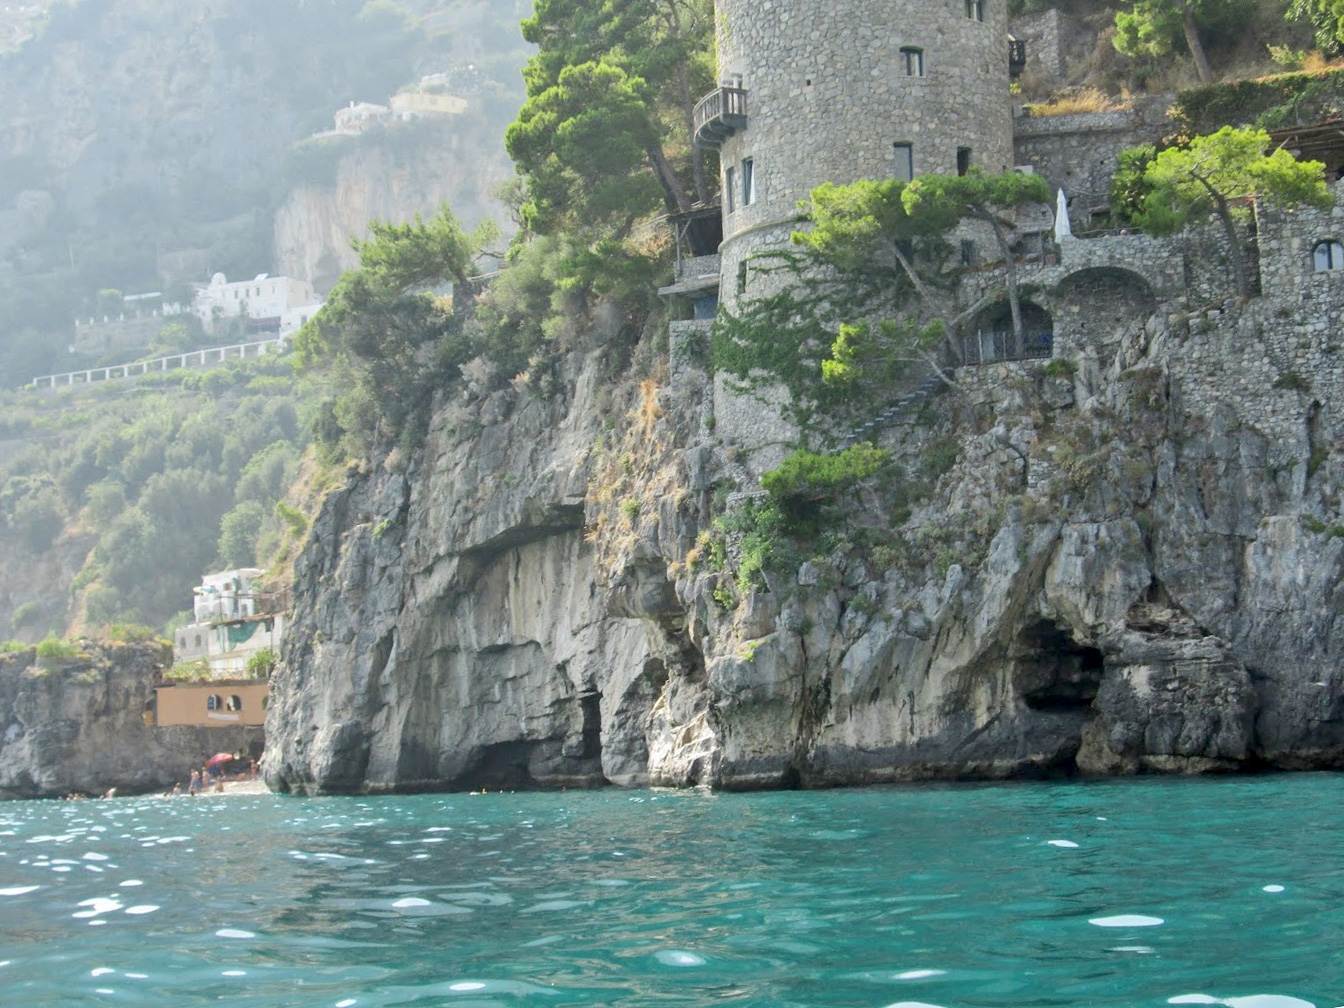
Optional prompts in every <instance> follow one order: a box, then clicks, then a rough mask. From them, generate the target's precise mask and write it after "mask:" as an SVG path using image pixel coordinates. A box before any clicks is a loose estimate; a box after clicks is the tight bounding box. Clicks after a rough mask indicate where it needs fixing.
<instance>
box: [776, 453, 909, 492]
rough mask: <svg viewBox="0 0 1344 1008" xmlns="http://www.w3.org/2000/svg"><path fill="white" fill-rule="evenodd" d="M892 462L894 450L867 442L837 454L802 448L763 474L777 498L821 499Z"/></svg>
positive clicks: (865, 477)
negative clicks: (877, 446)
mask: <svg viewBox="0 0 1344 1008" xmlns="http://www.w3.org/2000/svg"><path fill="white" fill-rule="evenodd" d="M890 461H891V452H889V451H887V450H886V449H885V448H876V447H874V446H873V445H872V444H870V443H868V442H866V441H865V442H863V443H862V444H856V445H853V446H851V447H849V448H846V449H845V450H844V451H840V452H836V453H834V454H825V453H821V452H812V451H807V450H806V449H800V450H798V451H796V452H794V453H793V454H792V455H790V456H789V457H788V458H786V459H785V460H784V461H783V462H781V463H780V464H779V468H777V469H771V470H770V471H769V472H767V473H765V474H764V475H762V476H761V486H763V487H764V488H765V489H766V490H767V491H768V492H769V494H770V496H771V497H774V498H776V499H777V500H791V501H808V502H819V501H823V500H827V499H830V498H831V497H834V496H835V495H836V494H837V493H839V492H840V491H842V490H845V489H847V488H849V487H851V486H853V485H854V484H856V483H858V482H860V481H861V480H865V479H867V478H868V477H870V476H872V475H873V474H875V473H876V472H878V470H880V469H881V468H882V467H883V466H885V465H886V464H887V463H889V462H890Z"/></svg>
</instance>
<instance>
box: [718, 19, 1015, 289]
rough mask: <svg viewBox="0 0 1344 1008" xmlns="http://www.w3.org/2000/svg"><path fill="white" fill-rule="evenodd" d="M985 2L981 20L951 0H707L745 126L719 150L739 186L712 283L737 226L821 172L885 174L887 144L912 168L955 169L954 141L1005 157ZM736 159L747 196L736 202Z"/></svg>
mask: <svg viewBox="0 0 1344 1008" xmlns="http://www.w3.org/2000/svg"><path fill="white" fill-rule="evenodd" d="M984 8H985V20H984V21H983V22H981V21H976V20H973V19H971V18H968V17H967V16H966V7H965V3H964V0H921V2H919V3H909V4H903V5H901V6H900V7H899V8H897V7H893V6H892V5H890V4H887V3H880V2H874V0H836V2H833V3H830V4H826V5H817V4H813V3H810V2H803V0H774V2H773V3H766V4H760V3H747V2H744V0H720V2H719V3H718V4H717V12H718V20H717V25H718V48H719V73H720V77H721V78H722V79H725V80H730V79H733V78H736V77H740V78H741V82H742V86H743V87H744V88H745V89H746V91H747V125H746V127H745V128H744V129H742V130H740V131H739V132H738V133H737V134H736V135H734V136H733V137H731V138H729V139H728V140H727V141H726V142H725V143H724V145H723V148H722V150H721V152H720V160H721V162H722V164H723V166H724V168H725V169H727V168H729V167H732V168H733V169H734V170H735V171H736V173H737V182H738V187H739V191H738V192H737V193H736V194H735V209H734V210H733V211H732V212H727V205H726V202H725V215H724V235H725V241H724V244H723V250H722V251H723V255H724V270H723V273H722V276H723V278H724V286H725V288H729V287H730V285H731V284H732V283H733V281H734V279H735V277H736V272H735V270H736V263H737V261H738V260H739V258H740V256H739V254H738V253H737V252H736V250H735V248H734V246H735V243H736V241H737V237H738V236H739V235H743V234H744V233H746V232H748V231H753V230H754V229H756V228H759V227H760V226H762V225H765V224H783V223H785V222H788V221H790V220H792V219H793V218H794V217H795V215H796V213H797V203H798V200H800V199H803V198H804V197H806V196H807V194H808V193H809V192H810V191H811V190H812V189H813V188H815V187H816V186H817V185H820V184H821V183H822V182H826V181H831V182H849V181H853V180H854V179H859V178H886V177H890V176H891V175H893V174H894V173H895V171H896V154H895V150H894V149H893V144H894V143H898V142H900V143H910V144H911V145H912V146H913V156H914V172H915V174H923V173H926V172H933V171H937V172H952V171H955V170H956V164H957V149H958V148H959V147H968V148H970V149H971V152H972V154H971V160H972V162H973V163H975V164H979V165H983V166H984V167H985V168H986V169H988V170H990V171H999V170H1002V169H1004V168H1007V167H1010V166H1011V164H1012V137H1011V116H1010V111H1009V108H1010V107H1009V100H1008V99H1009V94H1008V51H1007V41H1006V36H1007V17H1006V13H1005V8H1004V5H1003V3H1002V0H987V2H986V3H985V5H984ZM908 46H914V47H918V48H920V49H921V50H922V51H923V74H922V76H911V75H909V74H907V73H906V67H905V65H904V59H903V56H902V54H901V49H902V48H903V47H908ZM748 158H750V159H751V160H752V164H753V170H754V177H755V200H754V202H752V203H750V204H749V205H743V200H742V193H741V192H740V185H741V170H742V163H743V160H744V159H748ZM781 235H782V236H783V240H787V235H786V233H785V229H783V228H781ZM729 300H731V293H730V294H729Z"/></svg>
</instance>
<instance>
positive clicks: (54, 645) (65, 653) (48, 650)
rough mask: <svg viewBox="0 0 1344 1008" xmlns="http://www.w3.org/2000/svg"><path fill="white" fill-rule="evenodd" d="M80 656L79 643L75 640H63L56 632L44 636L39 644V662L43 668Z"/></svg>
mask: <svg viewBox="0 0 1344 1008" xmlns="http://www.w3.org/2000/svg"><path fill="white" fill-rule="evenodd" d="M78 657H79V645H77V644H75V643H74V642H73V641H67V640H62V639H61V638H59V637H57V636H55V635H54V634H53V635H50V636H47V637H45V638H43V640H42V642H41V643H40V644H38V645H37V663H38V664H39V665H40V666H42V667H43V668H52V667H54V666H56V665H59V664H61V663H62V662H67V661H73V660H74V659H75V658H78Z"/></svg>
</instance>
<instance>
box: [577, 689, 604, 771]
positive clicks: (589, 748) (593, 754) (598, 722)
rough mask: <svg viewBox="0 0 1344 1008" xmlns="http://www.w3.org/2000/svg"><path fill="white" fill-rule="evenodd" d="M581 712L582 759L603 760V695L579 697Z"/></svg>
mask: <svg viewBox="0 0 1344 1008" xmlns="http://www.w3.org/2000/svg"><path fill="white" fill-rule="evenodd" d="M579 710H580V712H581V713H582V716H583V735H582V739H583V750H582V752H580V753H579V758H580V759H586V760H592V759H601V758H602V694H601V693H597V692H593V693H583V694H580V696H579Z"/></svg>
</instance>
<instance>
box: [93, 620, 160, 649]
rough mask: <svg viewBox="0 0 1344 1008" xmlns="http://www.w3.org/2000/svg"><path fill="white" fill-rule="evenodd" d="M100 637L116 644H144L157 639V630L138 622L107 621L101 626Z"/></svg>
mask: <svg viewBox="0 0 1344 1008" xmlns="http://www.w3.org/2000/svg"><path fill="white" fill-rule="evenodd" d="M102 638H103V640H107V641H114V642H116V643H118V644H144V643H147V642H149V641H156V640H158V639H159V632H158V631H157V630H155V629H154V628H153V627H147V626H143V625H141V624H139V623H109V624H108V625H107V626H105V627H104V628H103V632H102Z"/></svg>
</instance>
